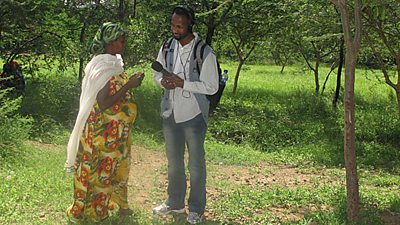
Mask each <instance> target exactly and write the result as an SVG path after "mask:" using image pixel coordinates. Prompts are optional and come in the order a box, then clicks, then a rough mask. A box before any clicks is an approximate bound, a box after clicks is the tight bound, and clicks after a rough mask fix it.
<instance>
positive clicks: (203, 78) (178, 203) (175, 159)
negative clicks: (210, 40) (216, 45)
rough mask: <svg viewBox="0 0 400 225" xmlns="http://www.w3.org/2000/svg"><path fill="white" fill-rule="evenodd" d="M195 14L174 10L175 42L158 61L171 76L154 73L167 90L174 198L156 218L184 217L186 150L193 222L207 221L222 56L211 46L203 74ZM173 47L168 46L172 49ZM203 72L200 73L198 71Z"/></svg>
mask: <svg viewBox="0 0 400 225" xmlns="http://www.w3.org/2000/svg"><path fill="white" fill-rule="evenodd" d="M194 22H195V18H194V12H193V10H191V9H190V8H188V7H186V6H177V7H175V8H174V9H173V11H172V17H171V31H172V34H173V39H171V41H169V43H167V42H168V41H167V42H166V44H164V46H163V47H162V48H161V50H160V52H159V54H158V57H157V61H158V62H160V63H161V64H162V65H163V67H164V68H166V70H167V71H168V73H164V75H163V73H161V72H156V71H154V80H155V82H156V84H158V85H159V86H160V87H161V88H163V89H164V95H163V97H162V100H161V116H162V118H163V133H164V138H165V143H166V155H167V159H168V190H167V191H168V198H167V200H166V201H165V202H164V203H163V204H161V205H160V206H157V207H155V208H154V209H153V212H154V213H155V214H162V215H165V214H169V213H171V212H173V213H184V212H185V195H186V186H187V185H186V175H185V162H184V154H185V145H186V146H187V148H188V152H189V163H188V164H189V173H190V195H189V200H188V206H189V213H188V216H187V222H188V223H190V224H196V223H199V222H201V221H202V217H203V213H204V210H205V205H206V164H205V151H204V139H205V134H206V130H207V121H208V110H209V101H208V100H207V97H206V95H212V94H214V93H216V92H217V90H218V73H217V62H216V56H215V54H214V52H213V51H212V49H211V48H210V47H209V46H208V45H207V46H206V48H205V50H204V55H205V57H204V59H203V62H202V67H201V70H200V69H198V66H196V62H195V60H194V55H195V52H194V48H195V44H196V42H197V41H198V40H199V37H198V35H197V34H196V33H193V31H192V27H193V25H194ZM167 45H168V46H167ZM198 70H200V71H198Z"/></svg>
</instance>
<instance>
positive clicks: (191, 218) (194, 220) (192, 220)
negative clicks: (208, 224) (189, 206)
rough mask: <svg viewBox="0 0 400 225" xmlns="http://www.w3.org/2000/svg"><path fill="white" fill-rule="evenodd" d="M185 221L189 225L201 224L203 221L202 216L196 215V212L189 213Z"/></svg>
mask: <svg viewBox="0 0 400 225" xmlns="http://www.w3.org/2000/svg"><path fill="white" fill-rule="evenodd" d="M186 221H187V222H188V223H189V224H198V223H201V222H202V221H203V215H202V214H198V213H196V212H189V214H188V216H187V218H186Z"/></svg>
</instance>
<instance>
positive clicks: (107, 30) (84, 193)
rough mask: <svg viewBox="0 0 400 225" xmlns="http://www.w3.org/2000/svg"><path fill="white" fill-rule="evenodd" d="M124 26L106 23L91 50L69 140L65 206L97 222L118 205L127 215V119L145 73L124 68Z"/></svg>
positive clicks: (76, 218) (77, 216)
mask: <svg viewBox="0 0 400 225" xmlns="http://www.w3.org/2000/svg"><path fill="white" fill-rule="evenodd" d="M124 48H125V32H124V30H123V29H122V27H121V26H120V25H119V24H114V23H104V24H103V25H102V26H101V27H100V29H99V30H98V31H97V33H96V36H95V37H94V39H93V41H92V43H91V45H90V47H89V50H90V52H91V53H92V54H93V55H94V56H93V58H92V59H91V61H90V62H89V63H88V64H87V65H86V68H85V77H84V78H83V81H82V92H81V96H80V106H79V113H78V116H77V119H76V123H75V126H74V129H73V131H72V133H71V136H70V139H69V142H68V157H67V162H66V164H65V168H66V170H67V172H69V173H73V174H74V202H73V204H72V205H71V206H70V207H69V208H68V209H67V215H68V218H69V219H70V220H71V221H74V222H75V221H89V222H99V221H101V220H104V219H106V218H107V217H108V216H109V211H110V210H113V209H114V210H117V209H119V213H120V214H121V215H130V214H131V213H132V211H131V210H130V209H129V206H128V199H127V182H128V176H129V169H130V163H131V151H130V148H131V139H130V137H131V125H132V123H133V122H134V120H135V118H136V113H137V111H136V104H135V103H134V102H133V101H132V99H131V93H130V89H132V88H136V87H138V86H140V84H141V82H142V80H143V77H144V74H143V73H140V72H138V73H135V74H133V75H132V76H131V77H130V78H128V77H127V75H126V74H125V72H124V68H123V65H124V64H123V60H122V57H121V54H123V52H124Z"/></svg>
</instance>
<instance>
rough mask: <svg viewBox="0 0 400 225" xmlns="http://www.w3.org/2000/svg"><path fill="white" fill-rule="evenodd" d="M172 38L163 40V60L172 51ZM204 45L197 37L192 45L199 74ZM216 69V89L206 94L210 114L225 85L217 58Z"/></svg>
mask: <svg viewBox="0 0 400 225" xmlns="http://www.w3.org/2000/svg"><path fill="white" fill-rule="evenodd" d="M173 40H174V38H169V39H168V40H167V41H165V42H164V45H163V51H164V59H165V62H167V55H168V53H170V52H173V50H171V49H170V47H171V43H172V41H173ZM206 46H207V43H205V42H204V41H203V40H201V39H198V40H197V41H196V43H195V45H194V47H193V53H194V58H193V59H194V61H195V62H197V64H196V67H197V71H199V75H200V72H201V67H202V66H203V61H204V49H205V48H206ZM217 71H218V91H217V92H216V93H215V94H213V95H206V97H207V99H208V101H209V102H210V108H209V114H212V113H213V112H214V111H215V110H216V108H217V106H218V104H219V102H220V100H221V96H222V93H223V92H224V89H225V85H226V79H224V78H223V77H222V70H221V66H220V64H219V62H218V58H217Z"/></svg>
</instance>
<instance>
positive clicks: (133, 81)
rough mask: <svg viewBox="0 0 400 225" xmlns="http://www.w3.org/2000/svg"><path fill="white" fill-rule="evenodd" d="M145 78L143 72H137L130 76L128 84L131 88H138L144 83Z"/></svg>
mask: <svg viewBox="0 0 400 225" xmlns="http://www.w3.org/2000/svg"><path fill="white" fill-rule="evenodd" d="M143 78H144V73H143V72H136V73H134V74H133V75H132V76H131V77H130V78H129V81H128V82H127V83H126V85H128V87H129V88H137V87H139V86H140V85H141V84H142V80H143Z"/></svg>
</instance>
